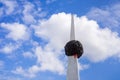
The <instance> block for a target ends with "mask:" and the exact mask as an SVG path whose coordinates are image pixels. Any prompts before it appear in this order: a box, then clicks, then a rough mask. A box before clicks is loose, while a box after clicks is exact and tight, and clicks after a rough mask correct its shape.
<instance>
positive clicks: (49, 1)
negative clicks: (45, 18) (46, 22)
mask: <svg viewBox="0 0 120 80" xmlns="http://www.w3.org/2000/svg"><path fill="white" fill-rule="evenodd" d="M55 1H56V0H46V3H47V4H50V3H53V2H55Z"/></svg>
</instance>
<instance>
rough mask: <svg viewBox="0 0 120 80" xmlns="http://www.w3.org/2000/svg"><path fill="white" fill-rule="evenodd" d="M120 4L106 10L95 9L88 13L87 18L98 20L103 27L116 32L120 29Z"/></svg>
mask: <svg viewBox="0 0 120 80" xmlns="http://www.w3.org/2000/svg"><path fill="white" fill-rule="evenodd" d="M119 14H120V3H116V4H113V5H110V6H106V7H104V8H102V9H101V8H93V9H92V10H91V11H89V12H88V14H87V17H88V18H90V19H93V20H96V21H97V22H98V23H100V24H101V25H102V26H103V27H108V28H110V29H112V30H114V31H118V30H119V29H120V27H119V26H120V23H119V21H120V20H119V19H120V15H119Z"/></svg>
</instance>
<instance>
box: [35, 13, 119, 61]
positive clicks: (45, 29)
mask: <svg viewBox="0 0 120 80" xmlns="http://www.w3.org/2000/svg"><path fill="white" fill-rule="evenodd" d="M34 28H35V34H36V36H38V37H40V38H43V39H46V40H48V41H49V43H48V44H47V47H49V48H50V49H51V47H52V50H62V49H63V47H64V45H65V43H66V42H67V41H68V40H69V31H70V14H66V13H59V14H54V15H52V16H51V17H50V19H48V20H44V21H41V23H40V24H39V26H36V27H34ZM75 28H76V39H78V40H79V41H81V42H82V44H83V47H84V56H85V57H87V58H88V59H89V60H91V61H92V62H99V61H104V60H106V59H108V58H110V57H112V56H115V55H117V54H118V53H120V50H119V47H120V46H119V45H120V38H119V36H118V34H117V33H116V32H112V31H111V30H110V29H108V28H107V27H106V28H103V29H102V28H100V26H99V25H98V24H97V22H96V21H94V20H88V19H87V17H85V16H82V17H77V16H75Z"/></svg>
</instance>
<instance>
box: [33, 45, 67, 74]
mask: <svg viewBox="0 0 120 80" xmlns="http://www.w3.org/2000/svg"><path fill="white" fill-rule="evenodd" d="M35 51H36V52H35V53H36V56H37V62H38V63H39V64H40V65H41V67H40V70H41V71H45V70H48V71H51V72H57V73H59V74H64V70H65V69H64V65H63V63H62V61H60V60H59V58H58V57H57V56H56V55H55V53H53V52H52V51H47V50H44V49H42V48H41V47H40V46H38V47H36V50H35Z"/></svg>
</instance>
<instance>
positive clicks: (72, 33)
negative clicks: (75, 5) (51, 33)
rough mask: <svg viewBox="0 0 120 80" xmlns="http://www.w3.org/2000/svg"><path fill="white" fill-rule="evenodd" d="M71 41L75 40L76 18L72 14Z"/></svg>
mask: <svg viewBox="0 0 120 80" xmlns="http://www.w3.org/2000/svg"><path fill="white" fill-rule="evenodd" d="M70 40H75V28H74V16H73V15H72V14H71V32H70Z"/></svg>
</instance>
